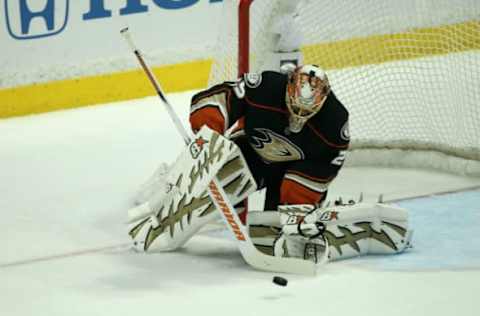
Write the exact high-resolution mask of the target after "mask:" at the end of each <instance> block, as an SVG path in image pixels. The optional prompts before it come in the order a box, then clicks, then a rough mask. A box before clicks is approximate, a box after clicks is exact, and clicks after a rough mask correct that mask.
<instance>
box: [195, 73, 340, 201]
mask: <svg viewBox="0 0 480 316" xmlns="http://www.w3.org/2000/svg"><path fill="white" fill-rule="evenodd" d="M287 80H288V77H287V75H285V74H282V73H278V72H273V71H266V72H263V73H262V74H251V73H250V74H246V75H245V76H244V77H243V78H242V79H240V80H238V81H236V82H224V83H222V84H218V85H215V86H213V87H211V88H210V89H208V90H205V91H201V92H199V93H197V94H196V95H194V96H193V98H192V103H191V112H190V123H191V127H192V129H193V130H194V131H195V130H198V129H200V128H201V127H202V126H203V125H204V124H206V125H208V126H209V127H210V128H212V129H214V130H216V131H218V132H219V133H221V134H228V135H230V137H231V138H232V139H235V137H238V136H241V135H244V136H245V137H246V138H247V139H248V143H249V145H250V147H251V148H253V149H254V151H253V152H254V153H256V154H257V155H258V157H259V158H260V159H261V160H262V161H263V162H264V163H263V164H252V165H251V164H249V167H250V169H251V172H252V174H254V176H255V174H256V173H259V174H268V173H264V172H263V170H255V169H259V168H260V169H261V168H266V169H268V168H269V166H271V165H276V164H277V165H278V164H280V165H282V166H284V168H283V170H284V173H283V175H282V181H281V183H280V184H279V186H280V188H279V190H280V199H279V202H280V203H289V204H300V203H312V204H313V203H318V202H319V201H321V200H322V199H323V198H324V195H325V192H326V191H327V189H328V184H329V183H330V182H331V180H332V179H333V178H334V177H335V176H336V175H337V173H338V170H339V169H340V168H341V166H342V164H343V160H344V154H345V151H346V149H347V148H348V144H349V132H348V111H347V109H346V108H345V107H344V106H343V105H342V103H341V102H340V101H339V100H338V99H337V97H336V96H335V94H334V92H333V91H332V92H330V94H329V95H328V97H327V99H326V101H325V103H324V105H323V106H322V108H321V109H320V111H319V112H318V113H316V114H315V115H314V116H313V117H312V118H310V119H309V121H308V122H307V123H306V125H305V126H304V127H303V129H302V130H301V131H300V132H299V133H292V132H290V131H289V129H288V118H289V111H288V109H287V106H286V103H285V94H286V85H287ZM247 161H249V159H247ZM275 170H278V168H275ZM256 178H258V177H256ZM257 181H258V180H257ZM260 186H261V184H260Z"/></svg>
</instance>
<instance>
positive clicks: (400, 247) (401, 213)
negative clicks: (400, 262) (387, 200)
mask: <svg viewBox="0 0 480 316" xmlns="http://www.w3.org/2000/svg"><path fill="white" fill-rule="evenodd" d="M316 212H317V214H318V218H319V220H320V221H322V222H323V223H324V224H325V226H326V231H325V238H326V239H327V241H328V243H329V245H330V260H339V259H346V258H351V257H355V256H359V255H366V254H395V253H400V252H403V251H404V250H405V249H407V248H409V247H410V246H411V238H412V233H413V231H412V230H411V229H410V228H409V226H408V212H407V210H406V209H403V208H400V207H396V206H392V205H387V204H381V203H358V204H355V205H342V206H334V207H329V208H324V209H319V210H317V211H316Z"/></svg>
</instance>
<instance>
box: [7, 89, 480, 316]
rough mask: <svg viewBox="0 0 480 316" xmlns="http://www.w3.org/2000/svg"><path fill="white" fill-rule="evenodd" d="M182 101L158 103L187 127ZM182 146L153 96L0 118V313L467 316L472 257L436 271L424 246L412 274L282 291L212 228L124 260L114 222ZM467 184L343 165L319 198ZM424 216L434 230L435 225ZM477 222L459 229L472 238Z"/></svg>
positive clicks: (302, 282) (397, 272)
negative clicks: (180, 244)
mask: <svg viewBox="0 0 480 316" xmlns="http://www.w3.org/2000/svg"><path fill="white" fill-rule="evenodd" d="M191 94H192V92H187V93H180V94H174V95H170V96H169V98H170V99H171V102H172V103H173V104H174V105H175V109H176V110H177V112H178V113H179V115H180V117H181V119H182V120H183V121H185V122H186V120H187V106H186V105H187V104H188V102H189V98H190V96H191ZM182 147H183V144H182V139H181V138H180V136H179V134H178V133H177V131H176V130H175V129H174V127H173V125H172V124H171V122H170V119H169V117H168V116H167V114H166V111H164V109H163V108H162V105H161V103H160V102H159V100H158V99H157V98H156V97H151V98H145V99H141V100H134V101H130V102H122V103H117V104H111V105H106V106H101V107H88V108H83V109H78V110H71V111H63V112H56V113H49V114H45V115H37V116H31V117H23V118H15V119H8V120H2V121H0V192H1V196H0V212H1V213H0V214H1V220H0V238H1V240H2V243H1V244H2V245H3V249H1V250H0V315H12V316H20V315H22V316H23V315H35V316H39V315H49V316H60V315H62V316H64V315H69V316H74V315H89V316H92V315H112V316H113V315H114V316H120V315H135V316H138V315H144V314H150V315H209V316H213V315H242V316H247V315H294V314H298V313H301V314H311V315H352V314H355V315H371V316H374V315H402V316H404V315H448V316H450V315H452V314H456V315H462V316H465V315H472V316H473V315H478V310H479V309H480V303H479V302H478V300H477V299H478V290H479V289H480V287H479V284H480V263H479V262H480V260H477V259H475V260H476V261H474V262H471V264H470V265H468V264H465V265H464V266H462V265H461V264H460V265H453V266H452V265H450V266H448V265H441V264H440V265H438V263H439V262H438V261H436V260H442V259H441V258H442V256H441V255H439V258H440V259H437V258H435V257H434V256H433V254H431V253H432V252H433V251H430V252H427V251H425V252H426V253H428V254H429V256H430V257H428V256H427V257H426V258H424V259H426V260H424V261H423V266H421V267H420V266H419V265H416V264H415V263H413V264H410V262H409V261H408V260H404V259H401V258H409V257H407V256H409V254H402V255H399V256H392V257H387V258H385V257H382V258H368V260H366V261H365V260H362V259H355V260H348V261H343V262H334V263H330V264H327V265H326V266H325V267H324V268H323V269H322V270H321V271H320V272H319V274H318V276H316V277H304V276H294V275H284V277H287V278H288V280H289V285H288V286H287V287H279V286H276V285H274V284H273V283H272V282H271V279H272V277H273V275H274V274H272V273H266V272H259V271H255V270H252V268H250V267H249V266H248V265H246V264H245V263H244V261H243V260H242V258H241V256H240V254H239V252H238V251H237V249H236V246H235V243H234V242H233V241H232V240H231V239H230V238H229V237H228V235H227V234H226V233H224V232H222V231H220V232H218V233H217V234H201V235H199V236H196V237H194V238H193V239H192V240H191V241H190V242H189V243H188V244H187V245H186V248H185V249H182V250H181V251H178V252H173V253H159V254H148V255H146V254H138V253H135V252H132V251H131V250H130V249H129V238H128V237H127V231H126V226H125V225H124V224H123V223H124V221H125V219H126V210H127V209H128V207H129V206H130V205H131V203H132V198H133V193H134V192H135V190H136V189H137V188H138V186H139V185H140V184H141V182H142V181H144V180H145V179H146V178H147V177H148V176H149V175H150V174H151V172H153V170H154V169H155V168H156V166H157V165H158V163H159V162H162V161H166V162H172V161H173V160H174V158H175V157H176V155H177V154H178V153H179V151H180V150H181V149H182ZM479 184H480V180H479V179H478V178H476V179H475V178H466V177H460V176H455V175H451V174H444V173H439V172H433V171H422V170H414V169H408V170H407V169H403V170H402V169H386V168H374V167H357V168H345V169H344V170H343V171H342V172H341V174H340V175H339V177H338V179H337V180H336V181H335V182H334V183H333V185H332V189H331V192H330V198H331V199H334V198H336V197H338V196H344V197H347V198H357V197H358V195H359V194H360V192H364V195H365V196H366V197H367V198H370V199H374V198H375V197H376V196H377V195H378V194H379V193H384V194H385V196H390V197H392V198H402V197H408V196H415V195H428V194H432V193H435V192H443V191H448V190H453V189H461V188H466V187H471V186H476V185H477V186H478V185H479ZM471 194H473V197H472V196H469V200H468V201H473V202H470V204H468V205H465V207H468V208H469V209H470V210H471V211H470V213H469V214H470V215H469V216H470V217H469V222H470V223H472V221H473V222H475V221H478V222H480V220H479V218H480V207H479V206H478V204H475V203H476V202H477V201H478V200H480V199H479V198H478V197H479V196H480V191H474V192H472V193H471ZM454 199H455V200H456V203H460V202H462V201H459V200H460V199H462V198H461V196H460V197H458V198H455V197H454ZM466 201H467V200H465V201H463V202H462V203H468V202H466ZM407 206H408V207H412V209H415V207H416V206H415V204H407V205H406V206H405V207H407ZM431 211H432V212H431V214H432V221H434V219H435V218H439V217H442V216H443V215H442V214H439V212H434V211H435V210H431ZM462 211H463V210H462V207H460V208H457V209H455V212H456V213H455V214H456V215H457V216H458V217H456V216H454V217H455V219H456V220H455V221H454V224H455V227H454V229H457V230H460V231H461V230H462V225H463V224H465V225H466V224H468V223H465V222H462V217H463V216H462ZM429 212H430V210H429V209H428V207H427V208H426V210H424V211H423V213H422V214H421V215H422V216H423V218H426V220H424V221H423V222H422V223H424V224H425V223H428V217H429ZM433 216H435V217H433ZM452 218H453V217H452ZM447 223H448V222H447ZM476 227H477V226H474V227H470V226H469V229H471V230H472V232H473V235H474V236H472V237H474V239H473V240H474V241H475V242H476V241H478V235H479V234H478V231H479V230H478V229H477V230H475V229H476ZM415 229H416V231H417V233H418V236H420V237H421V236H424V235H422V232H423V231H428V232H432V236H431V243H432V244H435V243H436V242H437V241H436V239H438V243H442V242H446V241H447V240H442V238H443V237H442V236H447V237H448V238H455V234H450V235H445V234H443V235H442V234H438V235H436V232H445V231H448V230H450V231H451V229H452V227H450V226H449V225H445V226H441V227H436V226H433V227H428V229H427V230H424V228H422V227H415ZM475 231H477V233H476V234H475ZM427 237H428V235H427ZM462 238H465V240H466V239H467V238H468V236H467V237H462ZM424 244H425V243H424ZM424 244H423V245H424ZM420 245H422V243H420ZM475 245H477V246H478V244H475V243H473V247H471V249H467V250H466V253H464V255H465V256H466V257H465V258H466V259H465V260H468V258H470V257H469V252H471V253H475V254H476V255H477V257H474V258H478V257H480V255H478V254H479V247H480V246H478V247H477V248H475ZM421 250H422V247H420V248H414V249H413V250H412V251H413V254H415V253H417V254H418V253H420V254H421V252H422V251H421ZM443 255H444V257H445V256H447V257H448V256H457V255H458V254H456V253H455V252H453V251H452V253H451V254H450V253H446V254H443ZM402 256H404V257H402ZM410 256H411V257H410V258H415V256H413V257H412V255H411V254H410ZM377 259H378V260H377ZM390 259H391V261H392V262H398V261H399V260H400V261H402V260H404V261H405V262H403V263H402V264H403V265H402V266H401V267H398V266H395V265H390V264H389V263H388V262H390ZM429 259H430V260H431V262H432V266H431V268H429V265H428V262H429ZM425 262H426V263H427V265H426V266H425ZM409 264H410V265H409ZM405 267H407V268H405Z"/></svg>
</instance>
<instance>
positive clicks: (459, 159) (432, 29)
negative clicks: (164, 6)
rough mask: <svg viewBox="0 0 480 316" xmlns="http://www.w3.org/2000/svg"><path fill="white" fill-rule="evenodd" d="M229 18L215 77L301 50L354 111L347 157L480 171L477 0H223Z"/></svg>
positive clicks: (261, 66)
mask: <svg viewBox="0 0 480 316" xmlns="http://www.w3.org/2000/svg"><path fill="white" fill-rule="evenodd" d="M239 7H240V8H241V9H240V10H239ZM223 18H224V19H225V20H224V21H229V22H228V23H227V25H225V26H222V28H223V29H222V31H221V35H220V38H219V41H218V47H217V48H216V56H215V58H214V63H213V66H212V71H211V74H210V84H213V83H216V82H221V81H224V80H233V79H235V78H236V77H238V75H239V72H240V73H242V72H245V71H250V72H256V71H261V70H264V69H272V65H271V61H272V60H273V57H272V56H273V55H272V54H277V53H278V52H283V53H291V52H295V51H296V50H298V51H300V52H301V53H302V55H303V60H304V63H312V64H317V65H319V66H320V67H322V68H324V69H325V70H326V71H327V74H328V76H329V79H330V83H331V85H332V90H333V91H335V94H336V95H337V97H338V98H339V99H340V100H341V101H342V102H343V103H344V104H345V106H346V107H347V108H348V110H349V112H350V134H351V150H350V153H349V155H348V156H347V157H348V158H347V163H349V164H364V163H375V164H379V163H380V164H385V165H396V166H417V167H433V168H439V169H444V170H448V171H452V172H455V173H462V174H468V175H476V176H480V2H479V1H478V0H423V1H415V0H404V1H397V0H366V1H349V0H338V1H326V0H310V1H309V0H303V1H302V0H299V1H289V0H255V1H252V0H224V12H223ZM273 68H274V67H273Z"/></svg>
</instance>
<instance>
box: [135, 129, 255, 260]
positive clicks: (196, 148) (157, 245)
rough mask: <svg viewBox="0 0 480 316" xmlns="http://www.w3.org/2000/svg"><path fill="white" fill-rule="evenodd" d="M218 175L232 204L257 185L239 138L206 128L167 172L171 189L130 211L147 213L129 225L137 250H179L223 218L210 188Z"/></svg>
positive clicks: (168, 186) (243, 197)
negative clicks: (220, 217)
mask: <svg viewBox="0 0 480 316" xmlns="http://www.w3.org/2000/svg"><path fill="white" fill-rule="evenodd" d="M214 177H217V179H218V180H219V181H220V184H221V185H222V186H223V188H224V190H225V192H226V193H227V195H228V198H229V199H230V201H231V202H232V204H236V203H238V202H240V201H243V200H244V199H245V198H246V197H247V196H248V195H249V194H251V193H252V192H254V191H255V190H256V188H257V186H256V183H255V180H254V178H253V176H252V175H251V173H250V171H249V169H248V167H247V164H246V162H245V159H244V158H243V155H242V153H241V151H240V150H239V149H238V147H237V146H236V145H235V143H233V142H232V141H230V140H228V139H227V138H225V137H223V136H221V135H220V134H218V133H216V132H215V131H213V130H211V129H209V128H208V127H204V128H202V129H201V130H200V131H199V132H198V133H197V134H196V135H195V138H194V139H193V140H192V142H191V143H190V144H189V145H188V146H187V147H186V148H185V149H184V151H183V152H182V153H181V154H180V156H179V157H178V158H177V160H176V162H175V164H174V165H173V166H172V168H171V169H170V170H169V171H168V174H167V178H166V181H165V182H166V183H167V185H166V189H167V192H158V194H157V195H156V196H155V195H154V196H153V197H152V198H151V199H150V200H149V201H147V202H145V203H144V204H142V205H141V206H140V207H137V208H141V209H142V210H139V211H138V212H136V211H132V210H130V211H129V214H138V213H140V214H145V216H144V217H143V218H139V219H136V220H135V221H134V222H132V223H131V224H130V227H129V235H130V237H131V238H132V239H133V241H134V247H135V249H137V250H140V251H169V250H175V249H177V248H179V247H182V246H183V245H184V244H185V243H186V242H187V241H188V240H189V239H190V238H191V237H192V236H193V235H194V234H195V233H196V232H198V230H200V229H201V228H202V227H203V226H204V225H205V224H207V223H209V222H211V221H214V220H216V219H217V218H219V216H220V214H219V212H217V210H216V209H215V207H214V204H213V203H212V201H211V199H210V197H209V195H208V191H207V188H208V184H209V183H210V181H212V179H213V178H214ZM157 197H158V198H157ZM149 210H150V211H149Z"/></svg>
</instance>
